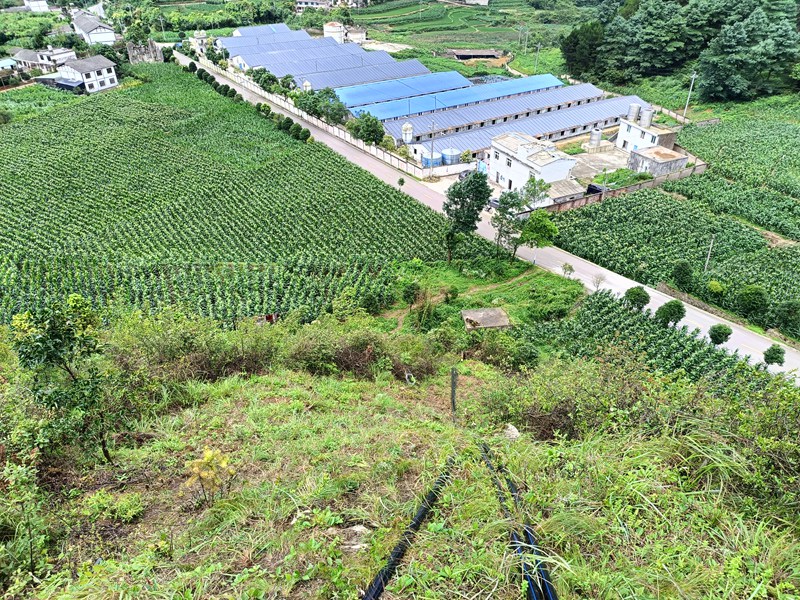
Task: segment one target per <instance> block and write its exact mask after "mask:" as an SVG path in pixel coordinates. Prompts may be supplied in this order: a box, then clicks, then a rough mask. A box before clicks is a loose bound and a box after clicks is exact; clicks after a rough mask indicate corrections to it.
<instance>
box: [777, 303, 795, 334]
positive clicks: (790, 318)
mask: <svg viewBox="0 0 800 600" xmlns="http://www.w3.org/2000/svg"><path fill="white" fill-rule="evenodd" d="M775 320H776V321H777V325H778V327H780V328H781V329H785V330H787V331H788V330H792V331H798V330H800V300H786V301H785V302H781V303H780V304H778V306H777V307H776V308H775Z"/></svg>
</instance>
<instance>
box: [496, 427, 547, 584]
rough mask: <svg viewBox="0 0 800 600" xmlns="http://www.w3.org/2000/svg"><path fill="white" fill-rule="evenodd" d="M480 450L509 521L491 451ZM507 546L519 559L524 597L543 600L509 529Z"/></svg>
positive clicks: (514, 534) (531, 572) (515, 535)
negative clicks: (523, 582)
mask: <svg viewBox="0 0 800 600" xmlns="http://www.w3.org/2000/svg"><path fill="white" fill-rule="evenodd" d="M480 448H481V456H482V457H483V462H485V463H486V468H487V469H488V470H489V475H490V476H491V478H492V483H493V484H494V487H495V490H496V491H497V501H498V502H499V503H500V510H501V511H502V512H503V516H504V517H505V518H506V519H507V520H509V521H511V520H512V519H511V512H510V511H509V510H508V504H507V502H506V498H507V496H506V492H505V491H504V490H503V486H502V485H501V484H500V478H499V472H498V470H497V469H496V468H495V466H494V463H492V459H491V457H490V455H491V453H492V451H491V450H490V449H489V446H487V445H486V444H485V443H483V442H481V445H480ZM506 481H508V478H506ZM512 497H513V493H512ZM509 545H510V547H511V550H512V551H513V552H514V553H515V554H517V555H518V556H519V557H520V559H521V562H522V578H523V579H524V580H525V584H526V585H525V589H526V596H527V598H528V600H545V599H544V598H543V596H542V594H541V589H540V586H539V585H538V584H537V581H536V579H535V578H534V576H535V574H536V571H535V569H532V568H531V566H530V565H529V564H528V561H527V560H525V549H524V548H523V542H522V540H520V538H519V535H517V532H516V531H515V530H514V529H513V528H512V529H511V542H510V544H509Z"/></svg>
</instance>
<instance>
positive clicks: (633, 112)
mask: <svg viewBox="0 0 800 600" xmlns="http://www.w3.org/2000/svg"><path fill="white" fill-rule="evenodd" d="M641 109H642V105H641V104H638V103H636V102H634V103H633V104H631V105H630V106H629V107H628V121H634V122H635V121H636V119H638V118H639V111H640V110H641Z"/></svg>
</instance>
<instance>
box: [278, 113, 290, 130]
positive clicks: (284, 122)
mask: <svg viewBox="0 0 800 600" xmlns="http://www.w3.org/2000/svg"><path fill="white" fill-rule="evenodd" d="M292 125H294V121H292V119H291V117H283V118H282V119H281V122H280V125H278V128H279V129H280V130H281V131H286V132H287V133H288V131H289V130H290V129H291V128H292Z"/></svg>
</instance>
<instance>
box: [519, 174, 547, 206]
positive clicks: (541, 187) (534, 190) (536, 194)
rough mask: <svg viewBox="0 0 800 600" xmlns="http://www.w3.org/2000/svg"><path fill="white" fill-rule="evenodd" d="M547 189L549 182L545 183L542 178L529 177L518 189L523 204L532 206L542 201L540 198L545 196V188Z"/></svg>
mask: <svg viewBox="0 0 800 600" xmlns="http://www.w3.org/2000/svg"><path fill="white" fill-rule="evenodd" d="M549 189H550V184H549V183H546V182H545V181H544V180H543V179H536V177H531V178H530V179H528V181H527V182H526V183H525V185H524V186H522V189H521V190H520V191H519V195H520V197H521V198H522V204H523V206H530V207H531V208H534V207H535V206H536V205H537V204H539V203H540V202H542V200H544V199H545V198H547V190H549Z"/></svg>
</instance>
